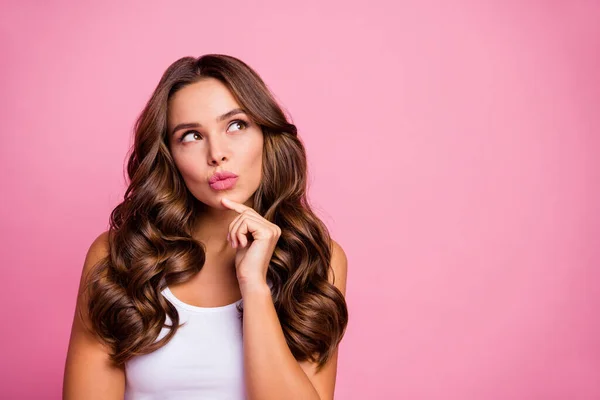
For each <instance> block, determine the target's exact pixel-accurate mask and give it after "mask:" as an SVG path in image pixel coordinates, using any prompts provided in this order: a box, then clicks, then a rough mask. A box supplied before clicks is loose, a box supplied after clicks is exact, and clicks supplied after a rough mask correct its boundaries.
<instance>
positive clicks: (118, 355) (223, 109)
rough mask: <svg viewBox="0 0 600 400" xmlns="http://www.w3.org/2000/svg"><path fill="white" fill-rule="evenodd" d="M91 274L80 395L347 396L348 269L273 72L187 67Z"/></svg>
mask: <svg viewBox="0 0 600 400" xmlns="http://www.w3.org/2000/svg"><path fill="white" fill-rule="evenodd" d="M127 170H128V175H129V180H130V182H129V186H128V188H127V190H126V192H125V196H124V200H123V202H122V203H120V204H119V205H118V206H117V207H116V208H115V209H114V210H113V212H112V213H111V218H110V227H109V230H108V231H107V232H104V233H102V234H101V235H99V236H98V238H97V239H96V240H95V241H94V242H93V243H92V244H91V246H90V249H89V251H88V253H87V256H86V259H85V263H84V267H83V272H82V274H81V281H80V290H79V295H78V299H77V305H76V312H75V318H74V321H73V326H72V332H71V338H70V343H69V350H68V354H67V360H66V366H65V375H64V385H63V398H64V399H86V400H93V399H122V398H125V399H129V400H142V399H143V400H146V399H178V400H185V399H195V400H197V399H227V400H235V399H259V400H268V399H277V400H281V399H302V400H310V399H332V398H333V393H334V386H335V377H336V369H337V365H336V364H337V354H338V345H339V343H340V341H341V340H342V337H343V336H344V333H345V330H346V326H347V323H348V310H347V306H346V302H345V299H344V296H345V288H346V269H347V260H346V256H345V254H344V251H343V250H342V248H341V247H340V246H339V245H338V244H337V243H336V242H335V241H333V240H332V239H331V237H330V236H329V233H328V230H327V228H326V226H325V225H324V224H323V223H322V221H320V220H319V218H318V217H317V216H316V215H315V214H314V213H313V211H312V210H311V208H310V206H309V203H308V201H307V197H306V188H307V163H306V154H305V149H304V146H303V144H302V142H301V141H300V139H299V137H298V136H297V131H296V126H294V125H293V124H291V123H290V122H288V120H287V119H286V117H285V115H284V113H283V112H282V110H281V108H280V106H279V105H278V104H277V102H276V101H275V100H274V97H273V95H272V94H271V93H270V91H269V90H268V88H267V86H266V85H265V83H264V82H263V81H262V79H261V78H260V77H259V75H258V74H257V73H256V72H255V71H254V70H252V69H251V68H250V67H249V66H248V65H247V64H245V63H244V62H242V61H240V60H239V59H237V58H234V57H231V56H226V55H219V54H209V55H205V56H202V57H200V58H197V59H196V58H192V57H184V58H182V59H180V60H178V61H176V62H175V63H173V64H172V65H171V66H169V68H168V69H167V70H166V71H165V73H164V75H163V76H162V78H161V80H160V82H159V84H158V86H157V88H156V89H155V91H154V93H153V94H152V96H151V98H150V100H149V102H148V104H147V105H146V107H145V108H144V110H143V111H142V113H141V115H140V116H139V117H138V120H137V122H136V125H135V142H134V145H133V148H132V151H131V154H130V156H129V161H128V165H127Z"/></svg>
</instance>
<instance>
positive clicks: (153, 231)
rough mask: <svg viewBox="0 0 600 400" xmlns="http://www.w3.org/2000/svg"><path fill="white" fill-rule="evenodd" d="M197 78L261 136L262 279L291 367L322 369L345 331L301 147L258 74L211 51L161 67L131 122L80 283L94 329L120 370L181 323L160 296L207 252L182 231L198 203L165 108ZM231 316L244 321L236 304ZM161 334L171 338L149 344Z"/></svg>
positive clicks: (188, 225)
mask: <svg viewBox="0 0 600 400" xmlns="http://www.w3.org/2000/svg"><path fill="white" fill-rule="evenodd" d="M205 77H212V78H216V79H218V80H220V81H221V82H222V83H223V84H225V85H226V87H227V88H228V89H229V90H230V91H231V92H232V94H233V95H234V97H235V98H236V100H237V101H238V102H239V103H240V105H241V106H242V108H243V109H244V110H245V111H246V113H247V114H248V116H249V117H250V118H252V120H253V121H255V122H256V123H257V124H258V125H259V126H260V127H261V129H262V131H263V135H264V151H263V169H262V177H263V179H262V180H261V183H260V185H259V188H258V189H257V190H256V192H255V193H254V195H253V196H254V198H253V200H254V203H253V204H254V209H255V210H256V211H257V212H258V213H259V214H260V215H262V216H263V217H264V218H265V219H267V220H268V221H270V222H272V223H274V224H276V225H278V226H279V227H280V228H281V231H282V233H281V236H280V238H279V241H278V243H277V247H276V249H275V251H274V253H273V257H272V259H271V262H270V265H269V268H268V271H267V279H268V280H270V282H271V283H272V288H271V293H272V297H273V302H274V305H275V309H276V311H277V315H278V317H279V320H280V322H281V325H282V328H283V333H284V335H285V339H286V341H287V344H288V346H289V348H290V350H291V352H292V354H293V355H294V357H295V358H296V359H297V360H298V361H305V360H310V361H312V362H315V361H316V362H317V363H318V368H319V369H320V368H322V366H323V365H324V364H325V363H326V362H327V361H328V360H329V359H330V357H331V356H332V355H333V353H334V351H335V349H336V347H337V346H338V344H339V343H340V341H341V339H342V337H343V335H344V333H345V330H346V326H347V323H348V310H347V306H346V302H345V299H344V296H343V295H342V293H341V292H340V291H339V290H338V289H337V288H336V287H335V286H334V285H332V284H331V283H330V282H329V281H328V273H329V272H330V271H329V270H330V268H331V265H330V263H331V253H332V241H331V237H330V235H329V233H328V230H327V227H326V226H325V225H324V223H323V222H322V221H321V220H320V219H319V218H318V217H317V216H316V215H315V213H314V212H313V211H312V210H311V207H310V205H309V203H308V200H307V197H306V187H307V161H306V152H305V148H304V146H303V144H302V142H301V140H300V138H299V137H298V135H297V130H296V126H295V125H294V124H292V123H290V122H288V120H287V119H286V117H285V115H284V113H283V111H282V109H281V108H280V106H279V105H278V104H277V102H276V101H275V99H274V97H273V95H272V94H271V93H270V91H269V89H268V88H267V86H266V85H265V83H264V82H263V80H262V79H261V78H260V76H259V75H258V74H257V73H256V72H255V71H254V70H253V69H251V68H250V67H249V66H248V65H247V64H245V63H244V62H242V61H241V60H239V59H237V58H235V57H231V56H227V55H221V54H207V55H204V56H202V57H199V58H193V57H183V58H181V59H179V60H177V61H176V62H174V63H173V64H172V65H170V66H169V67H168V68H167V70H166V71H165V73H164V74H163V76H162V78H161V80H160V82H159V83H158V86H157V87H156V89H155V90H154V92H153V94H152V96H151V98H150V100H149V101H148V103H147V104H146V106H145V108H144V109H143V111H142V113H141V114H140V116H139V117H138V118H137V121H136V123H135V127H134V130H135V138H134V144H133V146H132V148H131V153H130V154H129V156H128V157H129V160H128V163H127V173H128V177H129V185H128V188H127V190H126V192H125V195H124V200H123V201H122V202H121V203H120V204H119V205H117V206H116V207H115V208H114V210H113V211H112V213H111V215H110V227H109V231H108V243H109V251H108V254H107V255H106V257H104V258H103V259H102V260H100V262H99V263H97V264H96V265H95V267H94V268H92V269H91V272H90V274H89V277H88V278H87V279H86V282H87V285H86V286H85V288H84V290H87V295H88V296H87V297H86V298H87V299H88V300H87V302H86V307H87V311H88V313H89V317H90V321H91V324H92V328H93V330H94V332H93V333H94V334H95V335H96V336H97V337H98V338H100V339H101V340H102V341H103V342H104V343H106V344H108V345H109V348H110V349H111V354H110V359H111V360H112V361H113V362H114V363H115V364H117V365H123V364H124V363H125V362H127V361H128V360H129V359H131V358H132V357H134V356H137V355H142V354H147V353H150V352H152V351H154V350H156V349H158V348H160V347H162V346H164V345H165V344H167V343H168V342H169V341H170V340H171V339H172V338H173V336H174V335H175V333H176V332H177V329H178V328H179V326H180V324H179V322H180V321H179V315H178V313H177V310H176V309H175V307H174V306H173V305H172V304H171V303H170V302H169V301H167V300H166V299H165V298H164V297H163V296H162V295H161V291H162V290H163V289H164V288H165V287H166V286H169V285H172V284H177V283H182V282H186V281H188V280H189V279H190V278H192V277H193V276H194V275H195V274H197V273H198V272H199V271H200V270H201V269H202V266H203V265H204V262H205V247H204V244H203V243H201V242H199V241H197V240H195V239H193V238H192V236H191V232H192V230H191V229H192V227H193V223H194V219H195V216H196V215H198V212H200V209H201V207H202V204H201V203H200V202H199V201H197V200H196V199H195V198H194V197H193V195H192V194H191V193H190V191H189V190H188V189H187V187H186V185H185V184H184V181H183V178H182V177H181V175H180V173H179V171H178V169H177V167H176V165H175V163H174V160H173V158H172V156H171V153H170V149H169V141H168V138H167V107H168V101H169V99H170V98H171V96H172V95H173V94H174V93H175V92H177V90H179V89H181V88H182V87H184V86H185V85H188V84H191V83H194V82H197V81H198V80H200V79H203V78H205ZM238 310H239V312H240V318H242V316H243V307H242V305H239V306H238ZM167 316H168V317H169V318H170V320H171V325H168V324H166V317H167ZM163 327H167V328H169V331H168V333H167V334H166V335H165V336H164V337H163V338H162V339H161V340H158V341H157V340H156V339H157V337H158V335H159V333H160V331H161V329H162V328H163Z"/></svg>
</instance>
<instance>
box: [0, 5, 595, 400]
mask: <svg viewBox="0 0 600 400" xmlns="http://www.w3.org/2000/svg"><path fill="white" fill-rule="evenodd" d="M125 3H126V4H125ZM174 3H176V4H174ZM214 3H217V4H214ZM599 19H600V3H598V2H593V1H587V2H585V1H573V2H571V1H566V0H565V1H527V2H506V1H500V0H497V1H486V2H483V1H479V2H476V1H472V2H467V1H454V2H446V1H438V2H429V1H428V2H423V1H416V0H415V1H412V2H407V1H404V2H396V1H387V2H382V1H369V2H364V3H361V2H356V1H354V2H348V1H335V2H333V1H329V2H323V3H322V2H317V1H309V2H306V1H302V2H294V4H292V2H286V1H275V0H272V1H261V2H254V3H253V4H252V5H250V4H248V3H247V2H241V1H240V2H228V1H225V2H204V1H203V2H200V1H187V2H182V1H179V2H158V1H135V2H133V1H130V2H117V1H113V2H100V1H98V2H95V3H90V4H85V5H84V4H83V2H75V1H72V2H66V1H52V2H50V1H48V2H46V1H38V2H32V1H30V2H17V1H4V2H3V3H2V7H1V9H0V29H1V35H0V40H1V42H0V44H1V46H2V47H1V49H2V60H3V61H2V63H1V67H0V68H1V74H0V87H1V88H2V90H1V92H2V95H1V104H0V121H1V122H0V124H1V127H2V129H1V135H2V138H1V139H2V142H1V143H2V144H1V146H0V180H1V182H0V183H1V187H2V207H0V221H1V224H2V226H1V228H2V229H1V234H2V241H1V244H0V246H1V249H0V250H1V252H2V256H3V257H2V264H1V266H2V271H1V273H2V274H1V276H2V290H1V291H0V304H1V305H2V321H3V323H2V325H3V326H2V329H1V330H0V354H1V356H0V368H1V370H0V388H1V389H0V398H3V399H25V398H36V399H41V398H48V399H58V398H60V392H61V385H62V374H63V368H64V361H65V355H66V350H67V344H68V339H69V332H70V329H71V323H72V318H73V310H74V304H75V295H76V290H77V285H78V280H79V276H80V273H81V267H82V265H83V260H84V257H85V253H86V251H87V249H88V247H89V245H90V244H91V242H92V240H93V239H94V238H95V237H96V236H97V235H98V234H99V233H100V232H102V231H103V230H105V229H106V228H107V223H108V217H109V213H110V211H111V210H112V209H113V207H114V206H115V205H116V204H117V203H118V202H119V201H120V199H121V198H122V195H123V193H124V189H125V187H124V180H123V170H124V169H123V164H124V161H125V153H126V152H127V150H128V146H129V144H130V142H131V131H132V127H133V122H134V119H135V117H136V116H137V115H138V113H139V112H140V111H141V109H142V107H143V105H144V104H145V102H146V101H147V99H148V97H149V96H150V93H151V91H152V90H153V89H154V87H155V85H156V84H157V83H158V79H159V78H160V75H161V74H162V72H163V71H164V70H165V69H166V67H167V66H168V65H169V64H170V63H171V62H173V61H175V60H176V59H178V58H180V57H182V56H187V55H192V56H199V55H201V54H205V53H213V52H216V53H226V54H231V55H234V56H237V57H239V58H241V59H242V60H244V61H246V62H247V63H249V64H250V65H251V66H252V67H254V68H255V69H256V70H257V71H258V72H259V73H260V74H261V75H262V76H263V78H264V79H265V81H266V82H267V84H268V85H269V86H270V87H271V89H272V90H273V91H274V92H275V94H276V97H277V98H278V99H279V100H280V101H281V104H282V105H283V107H284V108H285V109H287V110H288V111H289V112H290V113H291V115H292V117H293V121H294V122H295V123H296V124H297V126H298V128H299V131H300V135H301V136H302V137H303V139H304V141H305V143H306V145H307V147H308V154H309V165H310V171H309V173H310V177H311V178H310V181H311V186H310V197H311V199H312V201H313V203H314V204H315V206H316V207H317V210H318V212H319V214H320V215H321V216H322V218H323V219H324V221H325V222H326V223H327V224H328V226H329V227H330V229H331V231H332V234H333V237H334V238H335V239H336V240H337V241H338V242H339V243H341V244H342V246H343V247H344V249H345V250H346V253H347V255H348V259H349V277H348V292H347V300H348V305H349V309H350V325H349V327H348V331H347V335H346V337H345V338H344V341H343V342H342V345H341V352H340V359H339V369H338V378H337V386H336V398H338V399H361V400H362V399H450V400H452V399H528V400H530V399H599V398H600V322H599V307H598V306H599V303H600V289H599V285H598V283H599V280H600V271H599V266H600V237H599V236H600V224H599V222H600V221H599V220H600V218H599V216H598V212H597V210H598V205H599V204H600V190H599V186H598V183H599V182H600V172H599V171H600V169H599V165H598V164H599V163H598V158H597V157H598V151H599V150H600V138H599V133H600V129H599V128H600V117H599V112H600V110H599V104H600V73H599V71H600V54H599V51H600V24H599V23H598V21H599Z"/></svg>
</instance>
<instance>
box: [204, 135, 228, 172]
mask: <svg viewBox="0 0 600 400" xmlns="http://www.w3.org/2000/svg"><path fill="white" fill-rule="evenodd" d="M217 142H218V140H213V141H212V142H211V144H210V149H209V151H208V163H209V165H211V166H216V165H220V164H221V163H223V162H225V161H227V160H229V153H228V150H227V149H226V147H227V146H225V145H224V144H221V143H217Z"/></svg>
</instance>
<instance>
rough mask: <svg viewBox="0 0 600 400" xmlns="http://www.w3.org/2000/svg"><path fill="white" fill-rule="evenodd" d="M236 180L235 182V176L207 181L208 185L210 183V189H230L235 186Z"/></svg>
mask: <svg viewBox="0 0 600 400" xmlns="http://www.w3.org/2000/svg"><path fill="white" fill-rule="evenodd" d="M236 182H237V176H236V177H231V178H226V179H219V180H217V181H214V182H212V183H209V185H210V187H211V189H213V190H228V189H232V188H233V187H234V186H235V183H236Z"/></svg>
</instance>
